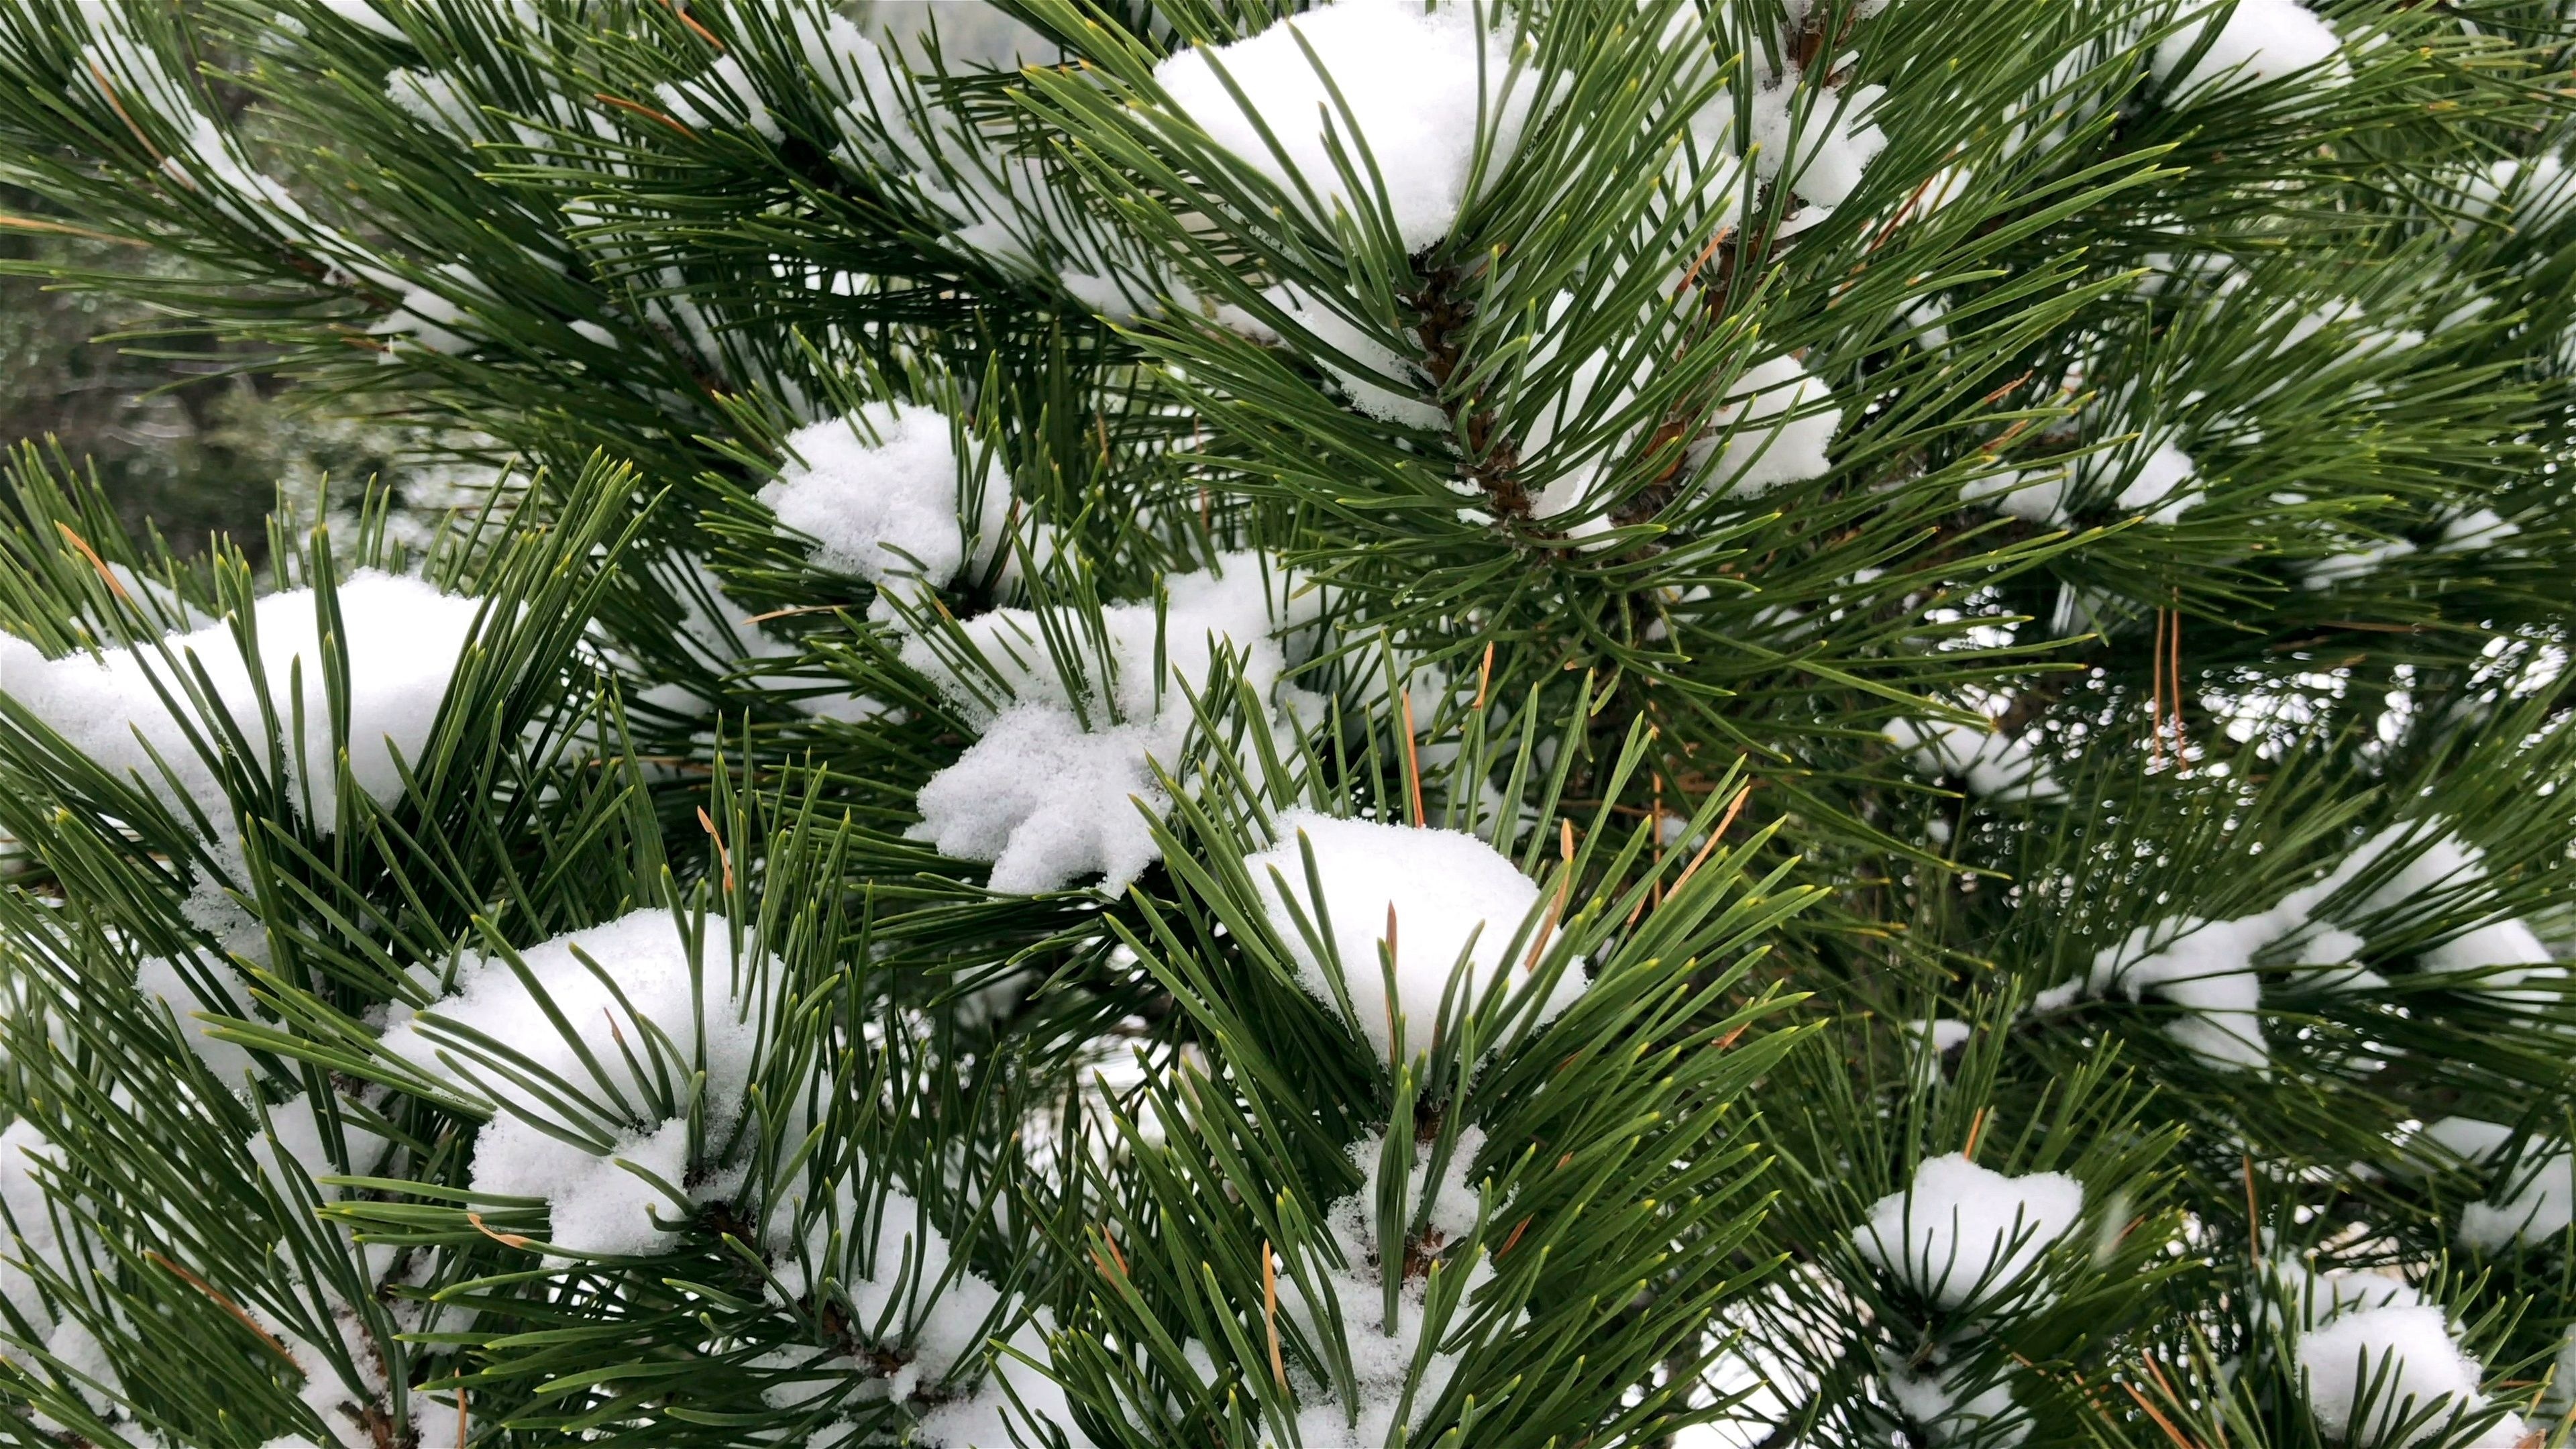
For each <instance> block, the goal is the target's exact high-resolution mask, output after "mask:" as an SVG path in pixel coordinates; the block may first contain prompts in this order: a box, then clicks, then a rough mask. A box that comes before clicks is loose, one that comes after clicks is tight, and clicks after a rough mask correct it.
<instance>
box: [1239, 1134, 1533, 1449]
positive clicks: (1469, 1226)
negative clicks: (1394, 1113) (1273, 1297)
mask: <svg viewBox="0 0 2576 1449" xmlns="http://www.w3.org/2000/svg"><path fill="white" fill-rule="evenodd" d="M1386 1148H1387V1141H1386V1137H1385V1136H1384V1134H1377V1135H1373V1136H1370V1137H1367V1138H1364V1139H1362V1140H1361V1141H1359V1142H1357V1143H1354V1144H1353V1145H1352V1148H1351V1158H1352V1161H1353V1162H1354V1164H1356V1165H1357V1166H1358V1167H1359V1169H1360V1174H1361V1183H1360V1188H1359V1190H1358V1191H1357V1192H1354V1193H1352V1194H1350V1195H1349V1196H1347V1197H1343V1198H1339V1199H1336V1200H1335V1201H1334V1202H1333V1203H1332V1204H1331V1205H1330V1206H1329V1207H1328V1208H1326V1209H1325V1215H1324V1216H1325V1224H1326V1226H1327V1227H1328V1228H1329V1229H1330V1230H1331V1232H1332V1236H1333V1238H1334V1240H1335V1244H1336V1246H1337V1247H1338V1248H1339V1250H1340V1257H1341V1261H1340V1262H1339V1263H1332V1262H1328V1261H1322V1260H1319V1259H1309V1260H1307V1261H1306V1262H1305V1263H1303V1264H1297V1263H1290V1264H1288V1265H1286V1267H1285V1269H1284V1270H1283V1271H1282V1272H1281V1273H1280V1275H1279V1290H1280V1304H1279V1306H1280V1311H1281V1314H1282V1315H1283V1316H1284V1317H1286V1318H1288V1319H1289V1320H1290V1321H1291V1322H1293V1323H1295V1324H1296V1325H1297V1326H1298V1327H1300V1328H1301V1329H1302V1330H1303V1331H1304V1333H1305V1335H1306V1337H1307V1339H1308V1341H1309V1342H1314V1343H1321V1344H1335V1345H1338V1346H1339V1347H1340V1348H1341V1349H1343V1350H1344V1351H1345V1352H1347V1353H1348V1355H1349V1363H1350V1369H1351V1375H1350V1383H1351V1388H1352V1389H1353V1391H1354V1392H1353V1394H1352V1396H1351V1397H1350V1398H1349V1399H1345V1398H1344V1397H1343V1396H1342V1394H1341V1392H1340V1391H1339V1389H1338V1388H1337V1387H1336V1386H1334V1385H1332V1384H1329V1383H1318V1382H1316V1381H1314V1380H1313V1379H1311V1378H1309V1377H1308V1376H1307V1375H1306V1373H1305V1372H1304V1371H1303V1370H1302V1369H1293V1370H1291V1371H1290V1383H1291V1385H1292V1387H1294V1389H1295V1390H1296V1393H1297V1399H1298V1403H1299V1406H1300V1407H1299V1409H1298V1414H1297V1426H1298V1438H1299V1439H1301V1440H1302V1441H1304V1442H1305V1443H1308V1444H1337V1445H1352V1446H1367V1445H1381V1444H1392V1443H1394V1442H1396V1437H1397V1435H1398V1434H1399V1432H1401V1433H1403V1434H1405V1436H1406V1440H1407V1442H1420V1440H1421V1435H1420V1434H1419V1431H1420V1430H1421V1429H1422V1427H1423V1425H1424V1423H1425V1422H1426V1421H1427V1420H1428V1418H1429V1416H1430V1413H1431V1410H1432V1409H1433V1407H1434V1406H1436V1405H1437V1404H1438V1403H1439V1401H1440V1396H1441V1395H1442V1394H1443V1393H1445V1392H1447V1391H1448V1388H1449V1384H1450V1382H1451V1380H1453V1379H1454V1378H1456V1377H1457V1374H1458V1370H1459V1367H1460V1366H1461V1362H1462V1360H1463V1359H1464V1357H1465V1355H1466V1352H1467V1345H1463V1344H1461V1345H1456V1346H1453V1347H1451V1348H1449V1349H1447V1350H1446V1351H1444V1350H1443V1348H1442V1345H1443V1344H1446V1343H1449V1342H1450V1341H1451V1340H1452V1338H1453V1336H1454V1335H1455V1334H1456V1332H1457V1330H1458V1329H1459V1328H1460V1327H1461V1326H1462V1325H1463V1324H1464V1323H1465V1322H1466V1321H1467V1320H1468V1319H1469V1318H1470V1317H1471V1316H1472V1312H1473V1310H1472V1308H1471V1307H1470V1300H1471V1299H1472V1298H1473V1297H1474V1296H1475V1294H1476V1292H1477V1291H1478V1290H1479V1289H1480V1288H1482V1287H1483V1286H1484V1285H1485V1284H1486V1283H1488V1282H1490V1281H1492V1279H1493V1276H1494V1268H1493V1260H1492V1258H1491V1257H1490V1255H1489V1254H1487V1253H1486V1252H1484V1251H1481V1250H1479V1251H1477V1252H1476V1253H1474V1255H1473V1256H1472V1257H1462V1256H1461V1255H1460V1254H1458V1253H1457V1252H1456V1251H1454V1250H1455V1248H1456V1245H1457V1244H1458V1243H1459V1242H1460V1240H1462V1239H1464V1238H1466V1237H1467V1236H1469V1235H1470V1234H1472V1233H1473V1232H1474V1231H1475V1228H1476V1223H1477V1217H1478V1213H1479V1211H1480V1198H1479V1196H1478V1190H1477V1185H1476V1183H1475V1181H1473V1180H1472V1179H1473V1177H1474V1173H1473V1170H1472V1167H1471V1164H1472V1163H1473V1162H1474V1160H1475V1158H1476V1155H1477V1154H1478V1153H1479V1152H1481V1151H1482V1150H1483V1148H1484V1134H1483V1133H1481V1132H1479V1131H1477V1130H1475V1129H1473V1128H1470V1129H1467V1130H1466V1131H1463V1132H1461V1133H1459V1134H1458V1138H1457V1141H1456V1143H1455V1144H1454V1147H1453V1150H1452V1153H1451V1156H1450V1158H1449V1160H1448V1162H1447V1164H1446V1165H1445V1167H1444V1168H1443V1169H1442V1170H1441V1171H1440V1172H1439V1173H1438V1174H1437V1176H1436V1178H1435V1177H1434V1175H1433V1173H1432V1171H1431V1167H1430V1164H1429V1162H1428V1161H1427V1160H1425V1159H1426V1158H1427V1155H1428V1151H1427V1148H1425V1147H1423V1146H1419V1145H1417V1146H1416V1148H1415V1150H1414V1156H1413V1159H1412V1162H1411V1164H1410V1168H1409V1170H1408V1172H1407V1174H1406V1181H1405V1182H1404V1184H1403V1185H1402V1189H1401V1191H1400V1192H1398V1193H1396V1194H1395V1197H1394V1200H1395V1202H1396V1203H1397V1208H1396V1212H1395V1220H1396V1221H1397V1222H1398V1223H1400V1224H1401V1225H1402V1228H1401V1231H1403V1232H1404V1233H1406V1235H1407V1236H1406V1238H1405V1239H1404V1241H1402V1242H1400V1243H1397V1242H1388V1241H1384V1240H1383V1239H1382V1238H1381V1236H1380V1231H1379V1229H1380V1220H1379V1213H1380V1204H1381V1203H1382V1202H1384V1201H1386V1200H1387V1198H1388V1193H1387V1187H1388V1186H1389V1184H1388V1183H1387V1182H1386V1169H1387V1153H1386ZM1416 1224H1419V1225H1420V1226H1419V1230H1418V1231H1416ZM1443 1249H1450V1250H1452V1251H1450V1252H1449V1253H1448V1255H1447V1256H1442V1250H1443ZM1391 1257H1393V1258H1395V1259H1396V1263H1395V1265H1394V1266H1395V1267H1396V1271H1399V1272H1403V1273H1404V1274H1405V1276H1404V1279H1403V1281H1402V1282H1400V1283H1398V1284H1396V1285H1395V1293H1394V1296H1393V1303H1394V1312H1393V1313H1392V1314H1390V1313H1389V1312H1388V1301H1389V1300H1388V1293H1387V1283H1386V1276H1385V1275H1386V1273H1387V1272H1388V1270H1389V1268H1390V1266H1391V1265H1390V1261H1389V1260H1390V1258H1391ZM1414 1263H1424V1264H1428V1265H1430V1266H1429V1267H1428V1268H1427V1269H1420V1268H1415V1269H1411V1270H1410V1271H1408V1268H1409V1267H1410V1265H1412V1264H1414ZM1435 1274H1436V1275H1437V1277H1438V1280H1439V1281H1438V1282H1437V1283H1435V1282H1433V1276H1434V1275H1435ZM1461 1274H1463V1275H1464V1277H1463V1278H1461V1277H1460V1276H1459V1275H1461Z"/></svg>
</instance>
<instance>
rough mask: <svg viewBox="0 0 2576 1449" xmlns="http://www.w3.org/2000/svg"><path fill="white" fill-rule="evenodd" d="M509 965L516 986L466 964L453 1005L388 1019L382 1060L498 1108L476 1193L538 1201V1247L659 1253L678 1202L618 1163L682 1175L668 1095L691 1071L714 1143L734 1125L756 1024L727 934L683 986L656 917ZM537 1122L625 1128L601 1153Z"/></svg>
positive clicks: (680, 964) (675, 1110)
mask: <svg viewBox="0 0 2576 1449" xmlns="http://www.w3.org/2000/svg"><path fill="white" fill-rule="evenodd" d="M518 956H519V961H520V963H521V964H522V965H523V966H524V967H525V969H526V972H527V979H526V980H522V979H521V977H520V975H519V973H518V972H516V971H514V970H512V969H511V966H510V963H509V962H508V961H507V960H506V959H504V958H502V957H498V956H488V955H483V954H481V953H470V954H468V955H467V956H466V957H465V958H464V959H463V961H462V962H461V963H460V964H459V965H458V967H457V969H456V974H455V979H454V985H453V989H452V990H451V991H450V992H449V994H447V995H445V996H442V997H441V998H439V999H438V1000H437V1001H435V1002H432V1003H431V1004H430V1006H429V1007H427V1008H426V1009H424V1010H422V1011H420V1012H414V1011H413V1010H412V1009H411V1008H409V1007H407V1006H402V1005H397V1006H396V1007H395V1008H394V1009H393V1011H392V1012H391V1014H390V1017H391V1020H390V1025H389V1026H388V1028H387V1029H386V1031H385V1033H384V1036H383V1037H382V1039H381V1040H380V1041H379V1042H378V1043H377V1050H378V1051H379V1052H380V1053H381V1054H383V1055H386V1056H390V1057H394V1058H396V1059H399V1060H404V1061H409V1062H411V1063H412V1064H413V1065H415V1066H417V1067H419V1068H421V1069H422V1070H424V1071H426V1072H429V1073H432V1074H434V1075H436V1076H439V1077H443V1078H445V1079H446V1080H448V1081H449V1082H451V1083H452V1084H454V1085H456V1086H458V1087H460V1088H466V1089H469V1090H472V1091H475V1092H479V1093H480V1094H481V1095H483V1096H485V1097H487V1098H488V1099H490V1100H492V1101H493V1102H494V1103H495V1104H496V1105H497V1106H498V1107H499V1108H500V1109H501V1110H500V1112H499V1113H498V1114H496V1115H495V1116H494V1118H493V1119H492V1120H491V1121H490V1122H489V1123H487V1124H486V1125H485V1126H484V1127H483V1129H482V1132H481V1134H480V1135H479V1136H478V1137H477V1138H476V1141H475V1147H474V1160H473V1175H472V1182H473V1186H474V1189H475V1191H477V1192H483V1193H494V1194H502V1195H507V1196H513V1197H528V1198H542V1199H544V1200H545V1201H546V1203H547V1205H548V1209H549V1213H550V1218H551V1222H552V1227H551V1229H550V1231H549V1232H548V1235H547V1240H548V1241H549V1242H551V1243H553V1244H555V1245H557V1246H560V1247H563V1248H566V1249H569V1250H573V1251H577V1252H585V1253H646V1252H652V1251H655V1250H657V1249H658V1248H660V1247H662V1246H664V1245H666V1244H667V1243H668V1242H669V1237H668V1235H667V1234H666V1233H665V1232H664V1231H663V1230H662V1229H660V1228H657V1227H656V1226H654V1224H653V1222H652V1219H651V1214H652V1212H654V1211H655V1210H657V1209H658V1210H659V1211H660V1212H661V1214H662V1215H663V1216H664V1217H666V1218H676V1217H678V1216H680V1215H681V1212H682V1205H680V1204H675V1203H673V1202H672V1201H671V1199H670V1197H669V1195H668V1194H666V1193H664V1192H663V1191H662V1190H660V1189H659V1188H656V1187H655V1186H654V1185H653V1184H651V1183H650V1182H648V1181H646V1180H645V1178H643V1177H641V1176H639V1175H637V1174H636V1173H634V1172H631V1171H629V1170H627V1169H625V1168H623V1167H620V1166H618V1165H617V1163H616V1162H615V1161H614V1160H613V1159H617V1158H624V1159H626V1160H628V1161H631V1162H633V1163H634V1164H635V1165H637V1166H639V1167H642V1168H644V1169H646V1170H647V1171H649V1172H651V1173H653V1174H655V1175H657V1176H659V1177H660V1178H661V1179H662V1180H663V1181H664V1182H667V1183H671V1184H674V1185H678V1184H681V1183H682V1182H684V1181H685V1180H686V1179H687V1177H688V1170H689V1167H690V1162H689V1160H688V1147H689V1139H688V1126H689V1124H688V1120H687V1113H688V1110H689V1103H688V1100H687V1093H686V1090H685V1087H683V1088H682V1089H681V1090H679V1091H677V1092H676V1093H671V1092H669V1091H668V1086H669V1085H672V1084H679V1083H685V1081H686V1080H687V1074H688V1073H689V1072H690V1071H692V1070H703V1071H704V1073H705V1080H704V1084H703V1093H704V1096H703V1101H702V1106H701V1110H702V1114H703V1118H704V1121H705V1124H706V1128H707V1131H708V1133H709V1134H710V1135H711V1136H712V1135H715V1134H718V1133H720V1132H721V1131H723V1130H724V1129H725V1128H726V1127H728V1126H729V1125H730V1124H732V1123H734V1122H736V1121H738V1120H740V1117H741V1114H742V1111H743V1108H744V1105H745V1094H746V1092H747V1090H748V1088H749V1085H750V1081H751V1073H752V1067H753V1061H754V1057H755V1055H756V1052H757V1048H758V1044H759V1040H760V1033H761V1030H762V1028H763V1025H764V1021H763V1019H762V1017H763V1013H762V1012H761V1011H760V1010H759V1007H758V997H757V993H756V992H737V991H734V990H732V989H730V987H731V982H732V980H733V978H734V976H735V974H736V968H735V967H734V966H733V965H732V963H731V962H730V960H729V959H728V952H727V950H726V947H725V944H724V941H723V938H722V937H721V936H717V937H715V938H714V939H711V940H709V941H707V942H706V943H705V946H704V948H703V952H702V956H701V961H700V966H699V971H698V979H696V980H692V979H691V972H690V966H689V956H690V942H689V938H688V936H687V935H686V933H685V932H684V931H683V930H682V929H681V927H680V925H679V923H678V922H676V921H675V920H674V919H673V917H672V915H671V913H670V912H669V911H667V910H664V909H661V908H659V907H650V908H647V909H644V910H641V911H636V912H634V913H632V914H630V915H626V916H622V917H620V918H618V919H616V920H614V921H610V922H608V923H606V924H605V925H599V926H593V927H590V928H588V929H586V930H580V931H573V932H570V933H567V934H565V935H561V936H557V937H555V938H553V939H551V940H549V941H545V942H543V943H541V944H539V945H535V946H531V947H528V948H527V949H525V950H523V951H521V952H519V953H518ZM585 957H587V958H588V962H590V963H595V964H596V965H597V967H598V970H597V971H593V970H592V969H591V965H590V964H586V963H585V961H584V958H585ZM742 969H743V970H745V971H749V970H750V969H751V968H750V967H748V966H746V967H744V968H742ZM603 977H604V978H605V979H603ZM611 983H614V985H613V987H612V985H611ZM532 986H533V989H532ZM539 992H542V993H543V1001H544V1002H546V1003H550V1004H551V1005H552V1007H553V1009H554V1011H555V1012H556V1013H557V1014H559V1015H560V1016H561V1017H562V1019H563V1020H564V1021H565V1022H567V1023H570V1024H571V1029H572V1031H573V1032H574V1033H576V1034H578V1035H579V1037H580V1039H581V1040H580V1045H581V1046H587V1047H588V1048H589V1049H590V1054H591V1056H592V1057H593V1059H594V1060H596V1061H597V1062H598V1063H599V1064H600V1070H599V1071H598V1072H596V1073H594V1072H593V1071H592V1070H591V1068H590V1067H589V1066H587V1065H585V1064H584V1062H583V1061H582V1056H581V1052H580V1050H579V1049H578V1047H577V1046H576V1043H575V1041H574V1040H573V1039H571V1038H569V1037H567V1035H566V1034H565V1033H564V1032H563V1031H562V1030H559V1029H558V1028H557V1027H556V1026H555V1024H554V1022H553V1021H552V1020H550V1019H549V1018H548V1016H547V1014H546V1011H545V1009H544V1006H543V1005H541V1004H540V997H539V995H538V994H537V993H539ZM746 1017H748V1018H749V1019H746ZM433 1018H434V1019H433ZM470 1033H479V1034H481V1036H482V1037H487V1038H489V1039H490V1040H491V1042H492V1043H493V1045H491V1046H484V1045H481V1044H479V1043H478V1042H477V1041H476V1040H475V1039H474V1038H473V1037H471V1036H470V1035H469V1034H470ZM655 1042H659V1043H665V1044H667V1049H668V1053H669V1055H670V1057H671V1058H675V1060H671V1059H666V1060H665V1061H663V1062H662V1064H660V1065H658V1066H657V1059H656V1054H655V1051H654V1048H653V1046H652V1045H650V1044H651V1043H655ZM621 1045H622V1047H623V1048H624V1050H622V1051H621V1050H619V1047H620V1046H621ZM495 1053H507V1054H509V1055H508V1056H506V1057H505V1058H503V1060H505V1061H506V1062H507V1064H508V1066H509V1068H510V1071H511V1073H512V1074H513V1075H514V1076H517V1077H524V1078H532V1079H534V1080H535V1081H537V1082H540V1083H544V1084H546V1086H547V1091H548V1092H549V1094H551V1095H554V1096H562V1097H566V1098H569V1099H570V1100H572V1101H575V1102H582V1101H587V1102H588V1103H590V1104H591V1105H590V1106H589V1107H588V1108H586V1109H583V1116H582V1118H579V1119H575V1120H573V1121H569V1122H567V1121H565V1120H564V1112H563V1109H562V1108H560V1107H558V1106H556V1105H554V1104H552V1103H551V1102H549V1101H548V1100H547V1099H546V1098H544V1097H540V1096H539V1095H538V1094H537V1092H536V1091H534V1090H532V1089H530V1088H528V1087H525V1086H522V1085H519V1084H518V1083H516V1082H514V1081H512V1080H511V1079H510V1078H509V1077H505V1076H503V1075H502V1074H501V1073H500V1072H499V1071H498V1070H496V1068H495V1066H494V1065H493V1064H492V1058H493V1056H494V1054H495ZM630 1054H631V1060H630ZM541 1123H544V1124H548V1125H554V1126H558V1127H563V1128H566V1129H569V1130H573V1131H575V1132H577V1133H578V1132H584V1131H595V1130H597V1129H599V1128H601V1127H607V1128H623V1129H624V1130H623V1131H621V1132H619V1134H618V1135H617V1136H616V1138H615V1140H614V1141H613V1142H612V1143H611V1144H610V1145H609V1147H608V1151H607V1153H606V1154H605V1155H602V1154H599V1153H596V1152H594V1151H592V1150H590V1149H588V1148H585V1147H582V1146H579V1145H576V1144H575V1143H574V1142H570V1141H566V1140H564V1139H563V1138H562V1137H561V1136H558V1135H555V1134H554V1133H551V1132H548V1131H547V1130H545V1128H544V1127H543V1126H540V1124H541Z"/></svg>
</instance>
